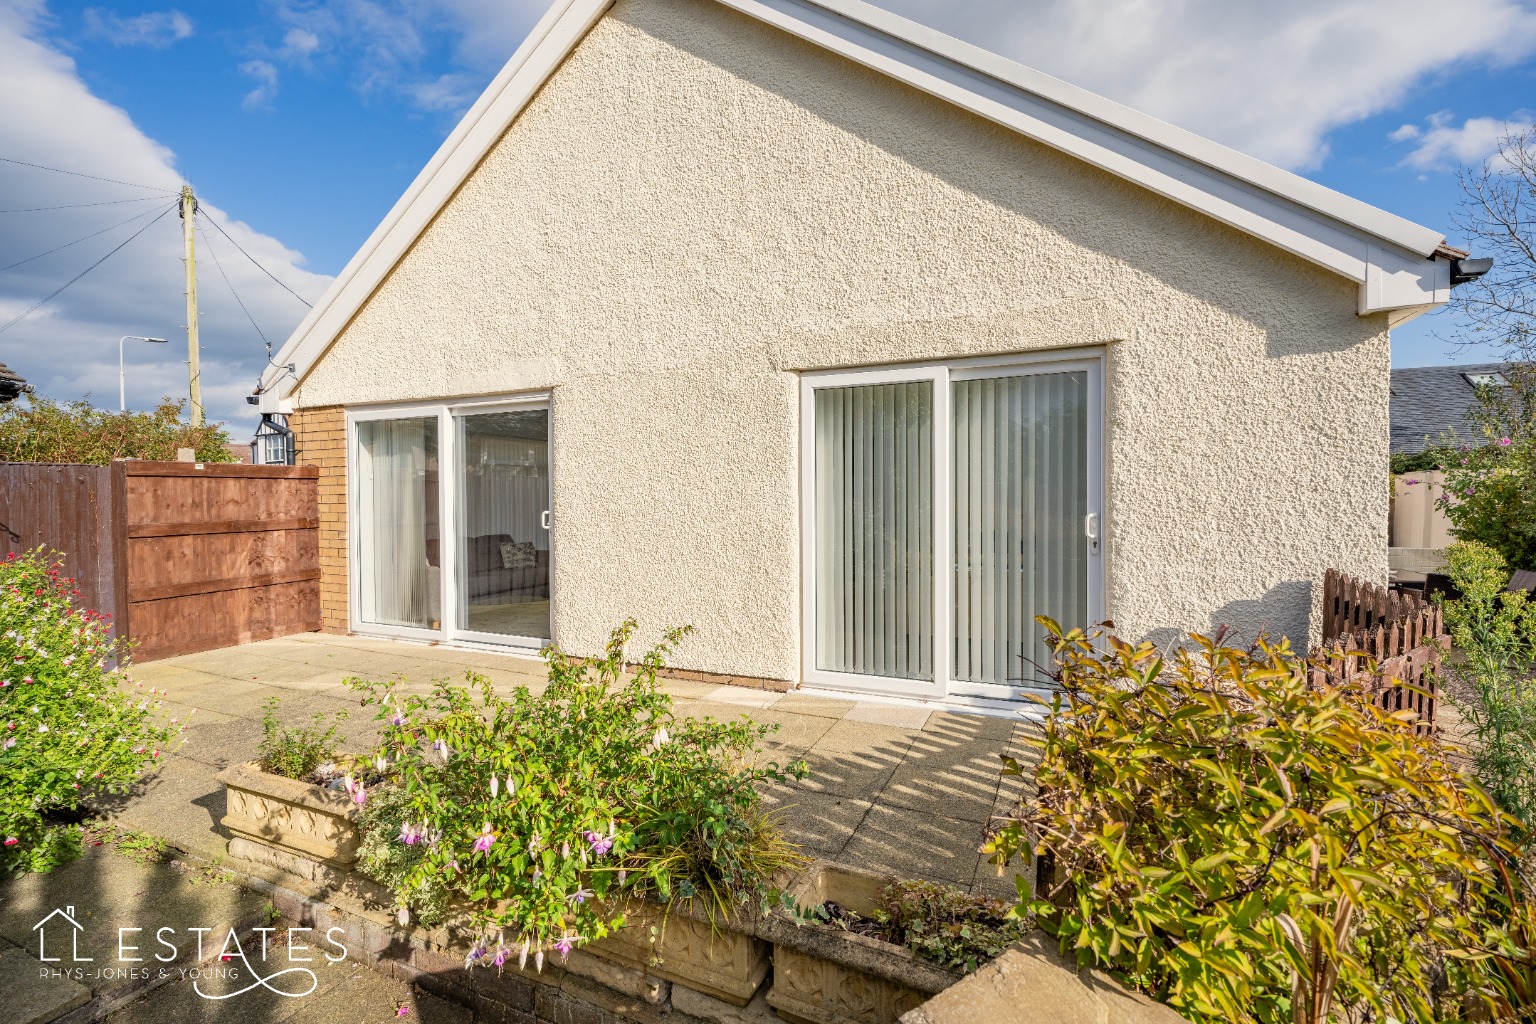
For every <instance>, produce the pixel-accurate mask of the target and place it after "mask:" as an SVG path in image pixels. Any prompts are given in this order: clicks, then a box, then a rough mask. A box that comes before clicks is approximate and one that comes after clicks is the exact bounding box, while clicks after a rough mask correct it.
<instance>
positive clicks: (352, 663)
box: [106, 633, 1035, 892]
mask: <svg viewBox="0 0 1536 1024" xmlns="http://www.w3.org/2000/svg"><path fill="white" fill-rule="evenodd" d="M469 671H473V672H476V673H479V674H481V675H484V676H486V677H487V678H489V679H490V680H491V683H492V685H493V686H494V687H495V688H496V689H497V690H498V691H501V692H506V691H508V690H510V689H511V688H512V687H514V686H518V685H527V686H530V687H535V688H536V687H538V686H541V685H542V684H543V681H544V666H543V664H542V663H541V662H539V661H538V660H536V659H533V658H528V657H522V656H516V655H509V654H501V653H496V652H487V651H481V650H466V649H457V648H453V647H448V646H444V645H425V644H416V643H409V642H403V641H392V640H380V639H372V638H366V637H355V636H333V635H329V634H321V633H307V634H301V635H298V636H291V637H283V638H280V639H276V640H266V641H262V642H260V643H253V644H246V645H243V646H241V647H237V648H232V649H230V650H226V651H210V652H205V653H201V654H192V655H185V656H182V657H179V658H170V659H167V660H164V661H157V662H151V663H148V664H145V665H141V666H136V667H135V668H134V669H133V670H132V674H133V676H134V677H135V678H136V679H139V680H141V681H142V682H143V683H144V684H145V685H146V686H150V687H154V688H156V689H160V690H164V691H166V694H165V699H166V700H167V701H168V702H170V703H171V704H172V705H173V710H172V712H171V713H172V714H176V715H177V716H178V717H179V718H182V720H184V721H187V722H188V723H189V727H188V730H187V735H186V742H185V744H184V745H183V746H182V747H181V748H180V749H178V750H176V751H174V752H172V753H171V754H170V756H169V757H168V758H167V763H166V764H165V766H164V768H163V769H162V770H161V772H160V774H159V775H158V776H156V777H154V778H152V779H150V780H149V781H148V782H147V783H146V784H145V785H144V786H143V787H142V788H141V790H140V791H139V792H138V793H136V794H134V795H132V796H131V797H129V798H127V799H123V800H119V801H117V802H115V803H114V804H113V805H111V806H110V807H108V808H106V810H107V812H108V814H109V816H112V817H114V818H116V819H117V820H119V821H120V822H121V823H122V824H124V825H125V826H128V827H132V828H137V829H141V830H144V831H148V832H151V833H153V834H156V835H159V836H162V837H164V838H165V839H166V840H168V841H169V842H170V843H172V844H173V845H174V846H176V847H178V848H180V849H183V850H185V851H186V852H188V853H192V854H194V855H197V856H200V857H203V858H207V859H212V858H214V857H219V856H223V854H224V851H225V844H226V842H227V840H228V838H229V836H228V834H227V832H225V830H224V829H223V827H222V826H221V825H220V824H219V819H220V818H222V816H223V813H224V806H223V805H224V790H223V787H222V786H221V785H220V784H219V783H218V782H216V781H215V780H214V774H215V772H216V771H217V770H218V769H220V768H223V767H225V766H227V765H229V764H233V763H238V762H240V761H245V760H249V759H250V758H251V757H253V756H254V754H255V751H256V745H257V743H258V742H259V740H260V738H261V715H262V704H263V702H265V701H266V700H268V699H269V698H271V697H274V696H275V697H278V698H279V700H280V704H279V708H278V715H279V717H280V718H282V719H283V720H284V721H286V722H307V721H308V720H309V719H310V718H311V717H312V716H313V715H315V714H316V713H322V714H326V715H330V716H334V715H336V713H338V712H340V711H343V710H347V711H350V716H349V717H348V718H347V719H346V721H345V722H344V723H343V725H342V733H343V736H344V738H345V742H346V745H347V746H348V747H350V748H352V749H362V748H364V747H365V746H366V745H367V744H368V743H370V742H371V740H372V739H373V737H374V736H375V735H376V732H377V727H376V725H375V723H374V722H373V721H372V715H371V709H367V708H360V707H358V699H357V696H356V694H354V693H353V692H352V691H350V690H349V689H347V688H346V687H345V686H344V685H343V682H342V680H344V679H346V678H348V677H352V676H360V677H363V678H369V679H376V680H384V679H388V678H391V677H393V676H397V675H398V676H400V677H402V678H403V679H404V680H405V684H406V686H407V688H409V689H411V690H413V691H420V690H425V689H426V688H427V687H429V686H430V685H431V683H432V682H433V681H434V680H437V679H441V678H449V679H462V678H463V676H464V674H465V673H466V672H469ZM663 685H664V687H665V689H666V690H667V692H668V693H670V694H671V695H672V696H673V698H674V700H675V701H676V707H677V710H678V712H679V713H680V714H686V715H689V716H691V717H696V718H700V717H713V718H716V719H721V720H724V719H736V718H738V717H740V716H743V715H745V716H746V717H747V718H749V719H751V720H753V721H757V722H762V723H765V724H771V725H775V726H777V727H778V731H777V732H775V733H774V734H772V735H770V736H769V738H768V740H767V741H766V743H765V750H764V753H763V755H762V757H761V758H760V760H764V761H765V760H775V761H778V762H780V763H784V762H787V761H791V760H796V759H801V758H803V759H804V760H805V761H806V762H807V764H808V765H809V767H810V770H811V773H810V775H809V777H808V778H806V779H805V780H804V781H801V782H795V783H791V784H784V785H779V784H773V785H766V786H765V787H764V797H765V802H766V803H767V805H768V806H769V807H770V808H772V809H774V811H775V813H776V814H778V815H780V816H781V819H782V821H783V822H784V824H785V828H786V830H787V831H788V832H789V835H790V838H791V839H792V840H794V841H795V842H797V843H799V844H801V846H802V847H803V848H804V850H805V852H806V853H808V854H811V855H814V856H819V857H828V858H832V859H835V860H840V861H843V862H845V863H851V864H857V865H862V866H866V867H872V868H875V869H877V870H888V871H892V872H895V873H899V874H902V875H904V876H908V877H914V878H930V879H934V880H940V881H945V882H950V883H954V884H957V885H961V886H964V887H967V888H971V889H975V890H978V891H986V892H998V891H1000V889H1005V890H1006V891H1012V888H1013V883H1012V880H1011V878H1006V879H998V878H997V876H996V872H995V869H994V868H993V867H992V866H991V865H989V864H985V863H983V862H982V860H981V858H980V856H979V854H978V852H977V850H978V847H979V846H980V845H981V843H982V841H983V838H984V835H985V832H986V830H987V825H988V822H989V821H990V820H991V819H992V818H993V817H994V816H995V815H999V814H1002V813H1005V812H1006V811H1007V810H1008V808H1009V807H1010V806H1011V805H1012V803H1013V801H1014V800H1016V799H1017V796H1018V792H1019V791H1021V789H1020V787H1021V786H1022V783H1021V782H1020V780H1016V779H1009V780H1003V779H1002V778H1001V776H1000V775H999V769H1000V768H1001V762H1000V761H999V758H998V755H999V754H1002V753H1004V752H1012V753H1013V754H1015V755H1016V756H1017V755H1020V754H1021V753H1022V752H1023V751H1024V749H1025V748H1024V746H1023V743H1022V739H1023V737H1024V735H1025V734H1026V733H1027V732H1029V731H1030V730H1032V729H1034V728H1035V726H1034V725H1033V724H1032V723H1031V722H1029V721H1028V720H1026V719H1025V718H1024V717H1023V716H1022V715H1019V716H1014V717H991V716H986V715H978V714H970V713H960V712H956V711H953V710H948V709H943V708H939V709H936V708H934V707H932V706H928V705H916V704H910V703H908V704H902V703H890V702H881V701H873V700H858V699H851V698H848V697H845V696H844V695H841V694H830V695H829V694H822V693H817V692H814V691H810V692H807V691H804V690H801V691H793V692H790V693H776V692H772V691H766V690H753V689H748V688H745V687H733V686H719V685H715V684H709V683H700V682H696V681H685V680H666V681H664V683H663ZM194 708H195V709H196V711H195V713H192V712H193V709H194ZM188 715H190V717H186V716H188Z"/></svg>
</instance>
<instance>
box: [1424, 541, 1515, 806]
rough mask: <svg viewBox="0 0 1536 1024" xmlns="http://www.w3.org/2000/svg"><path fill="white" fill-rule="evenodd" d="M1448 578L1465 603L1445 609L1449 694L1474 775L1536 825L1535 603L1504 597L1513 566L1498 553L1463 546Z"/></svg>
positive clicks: (1451, 558) (1451, 552)
mask: <svg viewBox="0 0 1536 1024" xmlns="http://www.w3.org/2000/svg"><path fill="white" fill-rule="evenodd" d="M1446 572H1447V574H1448V575H1449V576H1450V578H1451V582H1452V583H1454V584H1455V585H1456V588H1457V590H1459V591H1460V593H1461V597H1460V598H1458V599H1456V600H1453V601H1447V602H1445V605H1444V607H1445V621H1446V626H1447V628H1448V629H1449V630H1450V634H1451V650H1452V652H1453V654H1452V657H1451V658H1450V660H1449V662H1448V664H1447V665H1446V667H1445V669H1444V672H1445V674H1446V675H1447V676H1448V679H1447V682H1448V683H1449V684H1450V685H1449V686H1448V687H1447V691H1448V693H1449V695H1450V698H1451V700H1452V701H1453V702H1454V703H1455V705H1456V708H1457V710H1458V711H1459V712H1460V714H1461V717H1462V720H1463V721H1464V722H1465V723H1466V724H1467V725H1468V727H1469V728H1470V729H1471V732H1472V743H1471V751H1470V753H1471V757H1472V764H1473V770H1474V771H1475V773H1476V775H1477V778H1478V781H1479V782H1481V783H1482V785H1483V788H1484V789H1486V790H1487V791H1488V793H1489V795H1490V796H1492V797H1493V799H1494V801H1495V802H1496V803H1498V804H1499V806H1501V807H1502V808H1504V810H1506V811H1508V812H1509V813H1511V814H1512V815H1514V816H1515V817H1517V818H1518V819H1520V821H1521V822H1522V823H1524V824H1525V825H1526V826H1527V827H1531V826H1533V825H1536V603H1533V602H1532V601H1531V600H1530V599H1529V596H1528V595H1527V594H1526V593H1525V592H1523V591H1514V592H1510V593H1506V592H1504V587H1505V585H1506V584H1507V583H1508V582H1509V580H1510V572H1509V568H1508V566H1506V565H1505V563H1504V559H1503V558H1502V557H1501V556H1500V555H1499V553H1498V552H1497V551H1495V550H1494V549H1493V548H1490V547H1488V546H1487V545H1485V544H1480V543H1478V542H1476V541H1458V542H1457V543H1455V544H1452V545H1451V546H1450V548H1449V549H1447V551H1446Z"/></svg>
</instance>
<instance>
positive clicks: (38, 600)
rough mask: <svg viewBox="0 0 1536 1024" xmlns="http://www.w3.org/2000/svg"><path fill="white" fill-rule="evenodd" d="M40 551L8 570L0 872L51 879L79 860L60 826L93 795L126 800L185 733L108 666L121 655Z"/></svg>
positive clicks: (1, 628)
mask: <svg viewBox="0 0 1536 1024" xmlns="http://www.w3.org/2000/svg"><path fill="white" fill-rule="evenodd" d="M79 596H80V592H79V591H78V590H77V589H75V587H74V581H73V580H70V579H67V578H65V577H64V576H63V574H62V572H61V568H60V563H59V562H57V561H56V560H55V559H50V558H47V557H45V556H44V553H43V551H42V549H38V550H37V551H29V552H26V553H25V554H22V555H20V556H17V555H15V554H11V555H7V556H6V559H5V561H4V562H0V716H3V717H0V721H3V722H4V732H3V737H0V842H3V844H4V845H3V846H0V867H3V868H4V869H5V870H7V871H49V870H51V869H52V868H54V867H55V866H56V865H58V864H60V863H62V862H63V861H66V860H69V859H71V858H73V857H74V856H76V855H78V853H79V852H80V826H79V825H78V824H72V823H68V822H64V821H60V820H56V814H57V812H65V811H73V810H75V809H77V808H78V807H79V806H80V805H81V802H82V801H84V800H85V799H87V798H88V797H90V796H92V795H94V794H100V793H122V792H125V791H127V790H128V789H129V788H130V787H131V786H132V785H133V783H134V782H135V781H136V780H137V779H138V778H139V776H140V775H141V774H142V773H143V772H144V771H145V769H147V768H149V767H150V766H152V765H154V764H155V763H156V761H157V760H158V759H159V758H160V757H161V755H162V754H163V753H164V750H165V748H166V746H167V745H168V744H169V742H170V741H171V739H172V737H173V735H176V734H178V733H179V732H180V731H181V730H183V729H185V725H184V724H182V725H180V726H179V728H177V725H178V723H177V722H176V720H175V719H171V720H170V723H169V724H162V722H163V717H164V716H163V715H162V714H161V712H160V711H159V708H160V704H159V701H158V700H156V696H157V694H156V693H155V691H153V690H146V689H145V688H144V687H143V686H142V685H141V684H137V683H135V684H132V685H129V681H128V679H127V678H126V677H125V676H124V675H123V674H122V673H121V672H119V671H118V669H117V668H115V667H114V668H110V669H109V668H107V664H108V663H109V662H114V663H115V662H120V661H121V660H122V658H123V656H124V654H125V650H126V648H125V645H123V644H121V643H118V642H116V641H114V640H113V639H112V636H111V630H110V626H109V625H108V624H107V623H106V621H105V620H104V619H103V618H102V617H100V616H98V615H96V614H95V613H94V612H91V611H87V610H84V609H80V608H77V607H75V605H74V599H75V598H77V597H79Z"/></svg>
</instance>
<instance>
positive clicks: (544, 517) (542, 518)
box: [539, 509, 550, 530]
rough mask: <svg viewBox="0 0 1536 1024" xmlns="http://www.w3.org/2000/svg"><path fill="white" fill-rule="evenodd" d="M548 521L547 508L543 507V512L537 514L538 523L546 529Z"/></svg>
mask: <svg viewBox="0 0 1536 1024" xmlns="http://www.w3.org/2000/svg"><path fill="white" fill-rule="evenodd" d="M549 522H550V517H549V509H545V510H544V512H543V514H542V515H540V516H539V525H540V526H542V527H544V529H546V530H547V529H549Z"/></svg>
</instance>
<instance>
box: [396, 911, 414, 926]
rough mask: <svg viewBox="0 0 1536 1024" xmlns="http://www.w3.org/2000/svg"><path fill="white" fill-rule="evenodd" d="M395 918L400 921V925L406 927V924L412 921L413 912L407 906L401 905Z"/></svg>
mask: <svg viewBox="0 0 1536 1024" xmlns="http://www.w3.org/2000/svg"><path fill="white" fill-rule="evenodd" d="M395 920H396V921H399V922H400V927H402V928H404V927H405V926H406V925H408V924H410V923H411V912H410V911H409V910H407V909H406V908H405V907H401V908H400V909H399V910H397V911H396V912H395Z"/></svg>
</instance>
